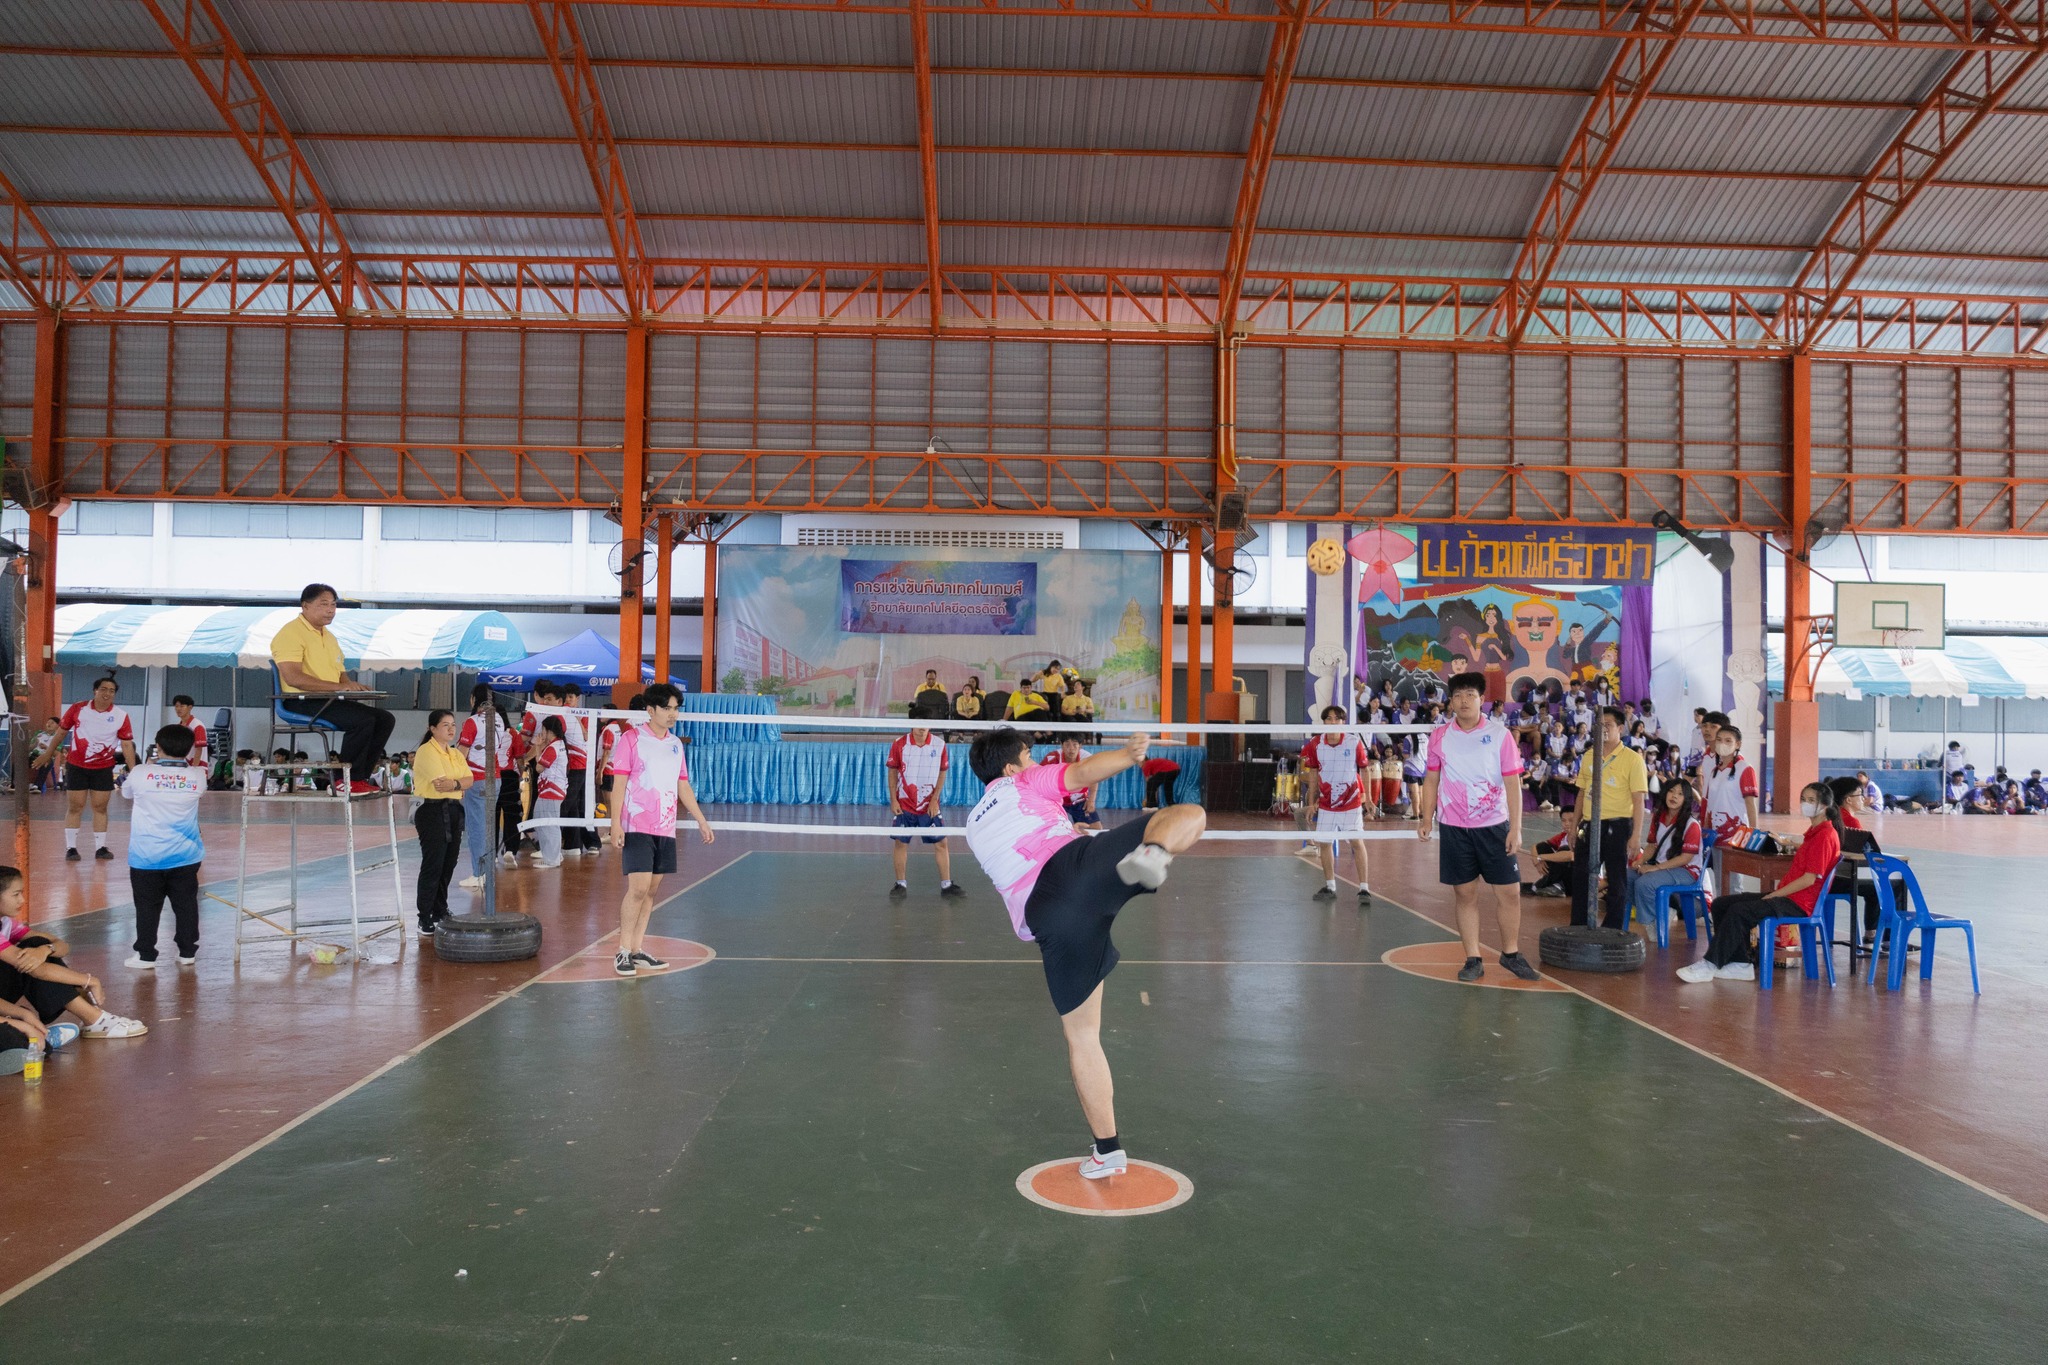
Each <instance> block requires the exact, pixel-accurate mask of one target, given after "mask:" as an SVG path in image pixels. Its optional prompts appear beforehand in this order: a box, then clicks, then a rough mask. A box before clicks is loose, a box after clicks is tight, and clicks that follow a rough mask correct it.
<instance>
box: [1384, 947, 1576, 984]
mask: <svg viewBox="0 0 2048 1365" xmlns="http://www.w3.org/2000/svg"><path fill="white" fill-rule="evenodd" d="M1479 960H1480V961H1481V962H1483V963H1485V964H1486V975H1485V976H1482V977H1480V978H1479V979H1478V980H1477V981H1460V980H1458V969H1459V968H1460V967H1463V966H1464V965H1465V945H1464V944H1462V943H1458V942H1455V941H1454V942H1451V943H1411V944H1409V945H1408V946H1407V947H1405V948H1389V949H1388V950H1387V951H1386V952H1384V953H1382V954H1381V955H1380V961H1382V962H1384V963H1386V964H1387V965H1388V966H1389V967H1398V968H1400V969H1401V970H1402V971H1404V972H1407V973H1408V974H1409V975H1410V976H1426V977H1428V978H1429V979H1430V980H1432V981H1448V982H1450V983H1451V984H1452V985H1454V986H1492V987H1493V988H1494V989H1495V990H1503V991H1556V992H1558V993H1560V994H1569V993H1570V991H1571V988H1570V987H1569V986H1562V985H1559V984H1558V983H1557V982H1555V981H1552V980H1551V979H1550V978H1549V977H1547V976H1546V977H1544V978H1542V979H1541V980H1539V981H1523V980H1521V979H1519V978H1518V977H1516V976H1515V975H1514V974H1513V973H1512V972H1510V971H1508V969H1507V968H1505V967H1503V966H1501V965H1500V954H1499V953H1496V952H1491V951H1488V952H1486V953H1482V954H1481V955H1480V959H1479Z"/></svg>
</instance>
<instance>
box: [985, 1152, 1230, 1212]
mask: <svg viewBox="0 0 2048 1365" xmlns="http://www.w3.org/2000/svg"><path fill="white" fill-rule="evenodd" d="M1017 1193H1019V1194H1021V1195H1023V1196H1024V1197H1025V1198H1026V1199H1029V1200H1030V1201H1031V1202H1032V1203H1034V1204H1043V1205H1044V1206H1045V1207H1046V1208H1049V1209H1056V1210H1058V1211H1059V1212H1061V1213H1079V1214H1085V1215H1086V1216H1088V1217H1090V1218H1132V1217H1135V1216H1137V1215H1138V1214H1141V1213H1164V1212H1165V1211H1166V1210H1168V1209H1171V1208H1178V1207H1179V1206H1180V1205H1182V1204H1185V1203H1187V1202H1188V1200H1190V1199H1192V1198H1194V1194H1195V1182H1194V1181H1192V1180H1190V1179H1188V1178H1187V1177H1186V1176H1184V1175H1182V1174H1181V1173H1180V1172H1179V1171H1175V1170H1169V1169H1168V1168H1167V1167H1165V1166H1160V1165H1157V1164H1155V1163H1153V1162H1150V1161H1133V1162H1132V1163H1131V1167H1130V1169H1129V1170H1127V1171H1125V1172H1124V1173H1123V1174H1122V1175H1112V1176H1107V1177H1105V1178H1103V1179H1101V1180H1084V1179H1082V1177H1081V1163H1080V1161H1079V1160H1078V1159H1076V1158H1072V1157H1069V1158H1066V1159H1064V1160H1060V1161H1042V1162H1040V1163H1039V1164H1038V1165H1036V1166H1033V1167H1032V1168H1031V1169H1030V1170H1028V1171H1026V1172H1024V1174H1022V1175H1020V1176H1018V1177H1017Z"/></svg>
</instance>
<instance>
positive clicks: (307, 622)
mask: <svg viewBox="0 0 2048 1365" xmlns="http://www.w3.org/2000/svg"><path fill="white" fill-rule="evenodd" d="M340 605H341V596H340V594H339V593H337V592H335V590H334V589H333V588H331V587H329V586H328V585H327V584H325V583H308V584H307V585H306V588H305V591H303V592H301V593H300V594H299V614H298V615H297V616H294V617H293V618H292V619H291V620H289V621H287V622H285V624H284V628H283V629H282V630H280V631H278V632H277V634H276V635H274V636H272V637H271V640H270V658H271V661H272V662H273V663H275V664H276V665H277V677H278V682H279V684H280V685H281V686H282V687H283V688H284V692H285V699H284V702H283V705H284V709H285V710H287V711H289V712H291V713H292V714H293V715H297V716H304V717H305V718H306V719H308V720H313V719H315V718H317V719H318V720H319V721H320V723H321V724H323V725H332V726H333V727H334V728H335V729H336V730H337V731H339V732H340V733H341V758H342V761H343V762H345V763H347V764H348V776H349V788H348V789H349V794H350V795H352V796H368V795H372V794H374V793H375V792H376V791H377V790H378V787H377V784H376V783H375V782H372V781H371V780H370V775H371V774H372V773H373V772H375V771H376V769H377V764H378V763H380V762H382V761H383V758H384V744H385V742H386V741H387V740H389V739H390V738H391V727H392V725H393V724H394V723H395V722H396V720H397V717H395V716H393V715H392V714H391V713H390V712H389V711H386V710H383V709H382V708H380V707H376V706H371V705H368V704H367V703H364V702H359V701H350V700H348V699H347V698H346V697H342V696H336V695H335V694H336V693H347V692H367V691H369V689H368V688H367V687H365V686H364V685H363V684H362V683H359V682H356V681H354V680H353V679H351V678H350V677H349V676H348V670H347V669H346V668H345V667H343V663H342V657H341V641H339V640H337V639H335V638H334V632H333V631H331V630H329V629H328V628H327V627H328V626H329V625H330V624H331V623H332V622H333V620H334V613H335V611H336V609H337V608H339V607H340ZM300 692H303V693H307V694H309V695H308V696H307V697H306V698H305V699H304V700H303V701H299V700H294V699H293V696H292V694H294V693H300Z"/></svg>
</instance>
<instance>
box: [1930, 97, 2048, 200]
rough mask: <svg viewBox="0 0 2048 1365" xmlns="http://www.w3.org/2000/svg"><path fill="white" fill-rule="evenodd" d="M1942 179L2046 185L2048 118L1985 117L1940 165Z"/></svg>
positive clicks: (2047, 175)
mask: <svg viewBox="0 0 2048 1365" xmlns="http://www.w3.org/2000/svg"><path fill="white" fill-rule="evenodd" d="M1941 178H1942V179H1943V180H1996V181H1999V182H2001V183H2004V184H2015V185H2044V184H2048V117H2043V116H2039V115H2026V116H2023V117H2008V118H1999V117H1998V116H1997V115H1995V114H1994V115H1993V116H1992V117H1990V118H1988V119H1985V120H1984V122H1983V123H1981V124H1979V125H1978V127H1977V131H1976V132H1975V133H1973V134H1971V135H1970V140H1969V141H1968V142H1965V143H1964V144H1963V146H1962V149H1961V150H1960V151H1958V152H1957V153H1956V154H1955V155H1954V156H1953V157H1951V158H1949V163H1948V165H1946V166H1944V167H1942V171H1941Z"/></svg>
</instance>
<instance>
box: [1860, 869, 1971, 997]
mask: <svg viewBox="0 0 2048 1365" xmlns="http://www.w3.org/2000/svg"><path fill="white" fill-rule="evenodd" d="M1870 872H1871V875H1872V876H1873V877H1875V878H1876V879H1877V907H1878V913H1877V942H1876V943H1874V944H1872V945H1871V949H1870V984H1871V985H1873V986H1874V985H1876V984H1877V963H1878V961H1879V960H1880V959H1881V958H1882V957H1883V956H1884V954H1885V953H1886V952H1887V951H1889V952H1890V953H1891V961H1890V962H1889V963H1887V964H1886V968H1885V988H1886V989H1887V990H1894V991H1895V990H1899V989H1901V988H1902V987H1903V986H1904V985H1905V984H1906V945H1907V943H1908V941H1909V940H1911V938H1912V937H1913V931H1914V930H1915V929H1918V930H1919V931H1920V979H1921V980H1922V981H1931V980H1932V979H1933V978H1934V931H1935V930H1937V929H1960V930H1962V931H1963V940H1964V942H1966V943H1967V944H1968V945H1969V948H1970V989H1971V990H1972V991H1974V992H1976V993H1977V994H1978V995H1982V994H1983V993H1984V987H1983V986H1982V985H1981V984H1979V982H1978V980H1977V931H1976V929H1975V927H1974V926H1972V925H1971V923H1970V921H1968V920H1966V919H1954V918H1936V917H1935V916H1934V915H1933V914H1932V913H1931V912H1930V911H1929V910H1928V908H1927V896H1926V894H1925V893H1924V892H1922V891H1921V889H1920V879H1919V878H1918V877H1916V876H1914V875H1913V869H1912V867H1911V866H1909V865H1908V864H1907V862H1906V861H1905V859H1903V858H1893V857H1890V856H1888V855H1886V854H1883V853H1873V854H1871V855H1870ZM1894 877H1897V878H1899V879H1900V880H1901V881H1902V882H1903V883H1904V884H1905V887H1906V898H1907V899H1908V900H1909V901H1911V902H1912V913H1911V914H1907V913H1905V912H1904V911H1902V910H1901V909H1900V908H1899V905H1898V903H1897V900H1896V899H1895V898H1894V897H1893V895H1892V878H1894Z"/></svg>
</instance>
